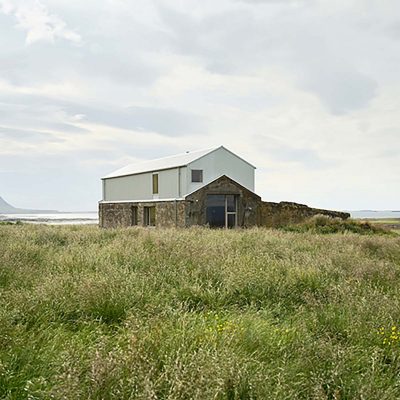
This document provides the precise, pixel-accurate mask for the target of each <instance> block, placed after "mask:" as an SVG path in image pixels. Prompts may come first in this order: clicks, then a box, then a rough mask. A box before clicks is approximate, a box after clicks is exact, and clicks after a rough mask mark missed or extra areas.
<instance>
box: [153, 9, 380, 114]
mask: <svg viewBox="0 0 400 400" xmlns="http://www.w3.org/2000/svg"><path fill="white" fill-rule="evenodd" d="M298 4H299V5H301V4H304V6H303V7H298V8H296V10H297V11H296V12H294V10H293V9H291V8H290V7H289V5H288V4H287V3H285V6H282V7H283V8H284V9H285V10H284V11H279V12H275V13H265V14H254V13H252V12H251V11H250V10H243V9H234V8H233V9H232V10H231V11H229V12H226V13H220V14H217V15H212V16H208V17H204V18H195V17H193V16H192V15H187V14H183V13H181V12H177V11H176V10H174V9H172V8H167V7H160V8H159V12H160V15H161V17H162V19H163V21H164V22H165V24H166V25H167V26H168V27H169V29H170V31H171V32H172V33H171V34H170V40H171V45H172V46H173V47H174V49H175V51H178V52H181V53H183V54H191V55H193V56H194V57H197V58H199V60H200V61H201V62H203V63H204V65H205V66H206V67H207V68H208V69H209V70H210V71H212V72H217V73H220V74H251V73H254V72H255V71H256V70H257V69H259V68H262V67H272V66H275V67H279V68H281V69H282V70H284V71H286V72H289V73H290V74H292V75H293V76H295V77H296V78H297V81H298V85H299V87H301V88H303V89H306V90H309V91H312V92H314V93H315V94H317V95H318V97H319V98H320V99H321V101H322V102H323V103H324V104H325V105H326V106H327V108H328V110H329V111H330V112H332V113H334V114H343V113H347V112H351V111H353V110H358V109H360V108H363V107H366V106H367V105H368V104H369V101H370V100H371V99H372V98H374V97H375V96H376V94H377V88H378V84H377V82H376V80H375V79H373V78H372V77H370V76H368V75H367V74H365V73H362V72H358V70H357V68H356V67H355V66H354V65H357V63H358V60H357V59H356V58H354V55H353V54H347V50H346V48H345V47H338V46H337V45H335V46H331V47H328V46H327V38H329V39H330V40H333V39H335V37H334V34H333V32H334V30H335V29H337V28H338V27H337V26H336V24H337V23H338V22H337V21H334V20H330V19H329V18H327V17H326V16H320V15H319V13H318V8H311V7H308V5H309V4H310V2H298ZM329 29H332V33H329ZM335 40H336V41H337V40H340V39H335ZM365 45H368V43H365ZM353 64H354V65H353Z"/></svg>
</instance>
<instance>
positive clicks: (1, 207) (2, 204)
mask: <svg viewBox="0 0 400 400" xmlns="http://www.w3.org/2000/svg"><path fill="white" fill-rule="evenodd" d="M58 212H59V211H56V210H29V209H25V208H17V207H14V206H12V205H11V204H9V203H7V202H6V201H5V200H4V199H3V198H2V197H1V196H0V213H2V214H56V213H58Z"/></svg>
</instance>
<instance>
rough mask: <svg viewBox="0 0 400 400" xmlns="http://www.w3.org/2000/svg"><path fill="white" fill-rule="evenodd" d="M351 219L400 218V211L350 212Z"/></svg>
mask: <svg viewBox="0 0 400 400" xmlns="http://www.w3.org/2000/svg"><path fill="white" fill-rule="evenodd" d="M349 213H350V215H351V218H354V219H365V218H369V219H381V218H400V211H391V210H385V211H373V210H361V211H349Z"/></svg>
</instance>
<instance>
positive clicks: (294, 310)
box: [0, 225, 400, 400]
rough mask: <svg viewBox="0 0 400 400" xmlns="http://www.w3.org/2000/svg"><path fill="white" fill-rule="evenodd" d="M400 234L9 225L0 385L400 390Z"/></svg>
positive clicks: (42, 393) (35, 393)
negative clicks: (101, 228) (104, 228)
mask: <svg viewBox="0 0 400 400" xmlns="http://www.w3.org/2000/svg"><path fill="white" fill-rule="evenodd" d="M399 285H400V237H399V236H398V235H380V234H379V235H375V234H370V235H359V234H355V233H349V232H348V231H347V230H346V231H345V232H344V233H338V234H316V233H314V232H312V231H309V232H303V233H298V232H285V231H281V230H266V229H250V230H244V231H241V230H237V231H218V230H207V229H187V230H172V229H171V230H157V229H153V230H145V229H141V228H132V229H121V230H100V229H98V228H96V227H88V226H81V227H78V226H73V227H54V226H35V225H2V226H0V398H3V399H50V398H52V399H146V400H147V399H228V400H230V399H256V398H257V399H291V400H292V399H398V398H400V383H399V382H400V381H399V376H400V340H399V337H400V335H398V334H397V332H398V330H399V329H400V327H399V324H400V296H399V292H398V288H399Z"/></svg>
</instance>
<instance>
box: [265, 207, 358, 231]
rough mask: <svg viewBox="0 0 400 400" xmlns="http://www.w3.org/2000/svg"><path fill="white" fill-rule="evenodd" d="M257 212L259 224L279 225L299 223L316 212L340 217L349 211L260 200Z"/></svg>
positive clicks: (343, 217) (346, 214) (347, 216)
mask: <svg viewBox="0 0 400 400" xmlns="http://www.w3.org/2000/svg"><path fill="white" fill-rule="evenodd" d="M259 212H260V225H261V226H267V227H279V226H283V225H288V224H295V223H299V222H302V221H304V220H306V219H307V218H310V217H312V216H314V215H318V214H322V215H327V216H329V217H332V218H341V219H347V218H349V217H350V214H349V213H344V212H339V211H330V210H322V209H318V208H311V207H308V206H306V205H304V204H297V203H290V202H284V201H283V202H281V203H272V202H267V201H263V202H261V205H260V209H259Z"/></svg>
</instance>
